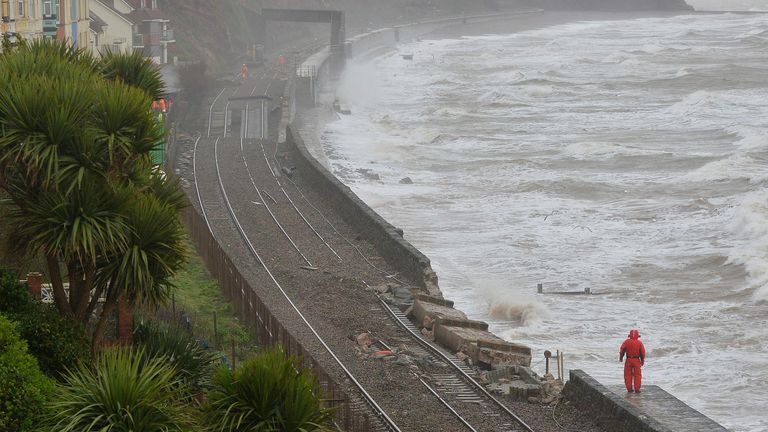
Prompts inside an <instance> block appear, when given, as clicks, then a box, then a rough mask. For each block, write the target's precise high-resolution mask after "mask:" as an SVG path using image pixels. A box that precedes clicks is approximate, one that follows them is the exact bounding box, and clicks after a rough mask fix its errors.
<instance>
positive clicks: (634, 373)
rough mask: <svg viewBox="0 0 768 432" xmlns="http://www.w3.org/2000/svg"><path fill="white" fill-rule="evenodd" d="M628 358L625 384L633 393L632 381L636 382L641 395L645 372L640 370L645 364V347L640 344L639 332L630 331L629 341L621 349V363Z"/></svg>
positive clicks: (637, 390) (625, 367)
mask: <svg viewBox="0 0 768 432" xmlns="http://www.w3.org/2000/svg"><path fill="white" fill-rule="evenodd" d="M625 354H626V356H627V362H626V363H624V384H625V385H626V386H627V391H628V392H632V381H633V380H634V384H635V390H634V391H635V392H637V393H640V385H641V384H642V380H643V372H642V370H641V369H640V368H641V367H642V366H643V365H644V364H645V347H644V346H643V343H642V342H640V332H639V331H637V330H630V331H629V339H627V340H625V341H624V343H623V344H621V348H619V361H620V362H621V361H623V360H624V355H625Z"/></svg>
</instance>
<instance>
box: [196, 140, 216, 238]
mask: <svg viewBox="0 0 768 432" xmlns="http://www.w3.org/2000/svg"><path fill="white" fill-rule="evenodd" d="M202 136H203V135H202V134H200V136H199V137H197V139H196V140H195V146H194V147H193V148H192V179H193V180H194V182H195V193H197V201H198V202H200V211H201V212H202V214H203V219H205V225H206V226H208V231H209V232H210V233H211V235H212V236H213V238H214V239H215V238H216V235H215V234H214V233H213V229H212V228H211V223H210V222H209V221H208V213H207V212H206V211H205V204H203V199H202V198H201V197H200V187H199V185H198V183H197V143H199V142H200V138H202ZM218 141H219V138H218V137H216V142H218Z"/></svg>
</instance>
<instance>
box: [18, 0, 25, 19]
mask: <svg viewBox="0 0 768 432" xmlns="http://www.w3.org/2000/svg"><path fill="white" fill-rule="evenodd" d="M23 16H24V0H19V18H21V17H23Z"/></svg>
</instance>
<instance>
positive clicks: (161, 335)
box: [133, 321, 218, 396]
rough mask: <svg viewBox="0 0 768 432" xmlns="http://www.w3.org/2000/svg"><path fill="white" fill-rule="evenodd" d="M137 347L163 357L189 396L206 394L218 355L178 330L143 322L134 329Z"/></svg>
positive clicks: (148, 353) (149, 354)
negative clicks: (202, 392) (204, 391)
mask: <svg viewBox="0 0 768 432" xmlns="http://www.w3.org/2000/svg"><path fill="white" fill-rule="evenodd" d="M133 342H134V344H136V345H137V346H138V347H140V348H141V349H142V350H144V352H145V353H146V354H147V355H148V356H150V357H163V358H165V359H166V360H167V361H168V364H169V365H170V366H172V367H173V368H174V369H175V370H176V372H177V377H178V378H179V379H180V380H181V381H183V383H184V386H185V388H186V389H187V390H188V391H189V392H190V394H189V396H194V395H195V394H197V393H199V392H200V391H202V390H203V389H204V388H205V387H206V386H207V384H208V382H209V381H210V376H211V374H212V373H213V370H214V363H215V362H216V360H217V359H218V355H217V354H215V353H213V352H211V351H207V350H205V349H204V348H203V347H201V346H200V344H198V343H197V341H196V340H195V339H194V338H193V337H192V336H191V335H190V334H188V333H186V332H184V331H181V330H180V329H178V328H175V327H170V326H167V325H162V324H158V323H154V322H149V321H142V322H140V323H139V324H138V325H137V326H136V330H134V339H133Z"/></svg>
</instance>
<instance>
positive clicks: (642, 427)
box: [563, 369, 728, 432]
mask: <svg viewBox="0 0 768 432" xmlns="http://www.w3.org/2000/svg"><path fill="white" fill-rule="evenodd" d="M569 377H570V379H569V380H568V382H567V383H566V384H565V388H563V396H564V397H565V398H566V400H568V401H569V402H570V403H572V404H573V405H574V406H576V407H577V408H579V409H581V410H584V412H587V413H589V414H591V415H592V416H593V417H594V418H595V420H597V422H598V423H599V424H600V425H601V426H603V427H604V428H605V429H607V430H610V431H621V432H728V429H726V428H724V427H723V426H721V425H719V424H717V423H716V422H715V421H714V420H712V419H710V418H709V417H707V416H705V415H704V414H702V413H700V412H698V411H696V410H695V409H693V408H691V407H689V406H688V405H686V404H685V403H684V402H683V401H681V400H680V399H678V398H676V397H674V396H673V395H671V394H669V393H667V392H666V391H664V390H662V389H661V388H660V387H658V386H653V385H646V386H643V388H642V390H643V391H642V393H640V394H637V393H628V392H627V390H626V389H625V388H624V386H623V385H610V386H605V385H603V384H600V382H598V381H597V380H596V379H594V378H592V377H591V376H589V374H587V373H586V372H584V371H582V370H579V369H571V371H570V373H569Z"/></svg>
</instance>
